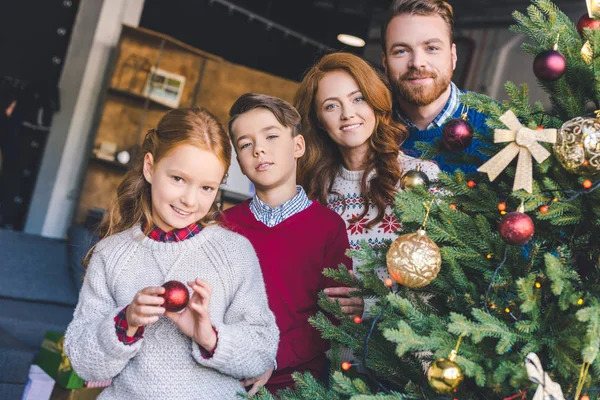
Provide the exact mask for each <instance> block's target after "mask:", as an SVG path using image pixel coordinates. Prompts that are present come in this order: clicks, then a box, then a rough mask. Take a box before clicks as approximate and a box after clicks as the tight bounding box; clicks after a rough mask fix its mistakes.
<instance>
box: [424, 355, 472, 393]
mask: <svg viewBox="0 0 600 400" xmlns="http://www.w3.org/2000/svg"><path fill="white" fill-rule="evenodd" d="M463 379H464V375H463V372H462V370H461V369H460V367H459V366H458V364H457V363H455V362H454V361H453V360H452V357H451V358H450V359H448V358H438V359H437V360H435V361H434V362H433V363H432V364H431V366H430V367H429V369H428V370H427V381H428V382H429V386H431V387H432V388H433V390H435V391H436V392H437V393H439V394H452V393H453V392H454V391H455V390H456V389H458V387H459V386H460V384H461V382H462V381H463Z"/></svg>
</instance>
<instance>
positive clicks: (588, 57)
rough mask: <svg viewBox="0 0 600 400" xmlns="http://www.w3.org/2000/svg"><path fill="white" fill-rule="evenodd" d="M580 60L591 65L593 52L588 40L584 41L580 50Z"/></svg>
mask: <svg viewBox="0 0 600 400" xmlns="http://www.w3.org/2000/svg"><path fill="white" fill-rule="evenodd" d="M581 58H582V59H583V61H585V63H586V64H591V63H592V61H594V50H593V49H592V44H591V43H590V41H589V40H586V41H585V43H584V44H583V47H582V48H581Z"/></svg>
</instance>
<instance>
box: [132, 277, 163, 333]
mask: <svg viewBox="0 0 600 400" xmlns="http://www.w3.org/2000/svg"><path fill="white" fill-rule="evenodd" d="M164 292H165V288H164V287H162V286H149V287H147V288H144V289H142V290H140V291H139V292H137V293H136V294H135V296H134V297H133V301H132V302H131V304H129V306H128V307H127V311H126V312H125V316H126V318H127V325H128V329H127V336H133V335H135V332H137V330H138V328H139V327H141V326H144V325H148V324H152V323H154V322H156V321H158V315H157V314H164V313H165V309H164V307H160V306H161V305H162V304H163V303H164V301H165V299H163V298H162V297H160V295H161V294H163V293H164Z"/></svg>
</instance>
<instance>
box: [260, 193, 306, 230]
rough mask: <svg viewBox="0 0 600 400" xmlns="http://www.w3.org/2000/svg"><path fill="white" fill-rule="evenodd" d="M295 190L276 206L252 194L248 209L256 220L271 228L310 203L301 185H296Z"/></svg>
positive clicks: (302, 209) (304, 208)
mask: <svg viewBox="0 0 600 400" xmlns="http://www.w3.org/2000/svg"><path fill="white" fill-rule="evenodd" d="M296 190H297V192H298V194H296V195H295V196H294V197H292V198H291V199H289V200H288V201H286V202H285V203H283V204H281V205H279V206H277V207H271V206H270V205H268V204H266V203H265V202H263V201H262V200H261V199H259V198H258V196H257V195H254V197H253V198H252V200H251V201H250V211H251V212H252V214H253V215H254V218H256V220H257V221H260V222H262V223H263V224H265V225H266V226H268V227H269V228H272V227H274V226H275V225H277V224H279V223H281V222H283V221H285V220H286V219H288V218H289V217H291V216H292V215H294V214H297V213H299V212H300V211H304V210H306V209H307V208H308V207H309V206H310V205H311V204H312V200H310V199H309V198H308V196H306V192H305V191H304V189H303V188H302V186H300V185H296Z"/></svg>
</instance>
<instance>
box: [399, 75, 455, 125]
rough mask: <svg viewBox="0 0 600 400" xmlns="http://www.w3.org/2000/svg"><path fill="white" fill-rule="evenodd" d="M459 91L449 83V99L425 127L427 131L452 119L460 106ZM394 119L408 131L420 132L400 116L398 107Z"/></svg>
mask: <svg viewBox="0 0 600 400" xmlns="http://www.w3.org/2000/svg"><path fill="white" fill-rule="evenodd" d="M460 93H461V92H460V90H459V89H458V87H457V86H456V85H455V84H454V82H450V98H448V102H447V103H446V105H445V106H444V108H443V109H442V111H441V112H440V113H439V114H438V116H437V117H435V118H434V119H433V121H431V123H430V124H429V125H428V126H427V129H435V128H439V127H441V126H442V125H444V124H445V123H446V122H447V121H448V119H450V118H452V116H453V115H454V113H455V112H456V110H457V109H458V107H459V106H460V97H459V96H460ZM395 111H396V112H395V114H396V119H397V120H398V121H399V122H402V123H404V124H405V125H406V126H407V127H408V129H410V130H420V129H419V128H418V127H417V126H416V125H415V124H414V123H413V122H412V121H411V120H409V119H408V118H407V117H405V116H404V115H403V114H402V111H401V110H400V108H399V107H397V108H396V110H395Z"/></svg>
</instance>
